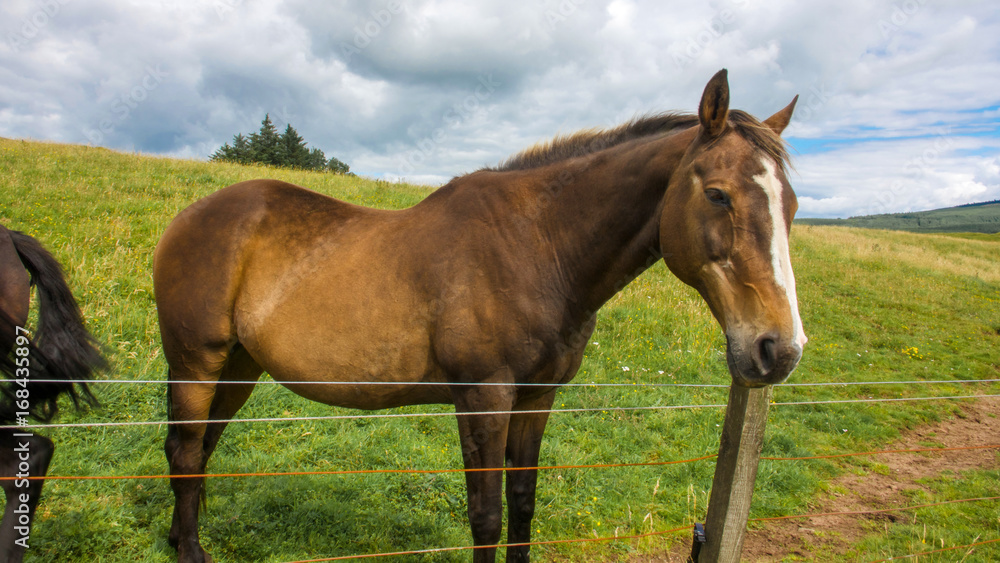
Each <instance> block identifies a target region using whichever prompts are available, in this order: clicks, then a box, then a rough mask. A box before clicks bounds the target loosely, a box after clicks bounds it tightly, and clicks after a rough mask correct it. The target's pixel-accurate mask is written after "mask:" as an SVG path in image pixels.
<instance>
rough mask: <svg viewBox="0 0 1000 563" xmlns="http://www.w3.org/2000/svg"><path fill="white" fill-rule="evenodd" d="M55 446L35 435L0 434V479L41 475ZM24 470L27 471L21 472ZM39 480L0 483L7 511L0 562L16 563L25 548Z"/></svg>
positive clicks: (39, 491) (39, 490) (0, 531)
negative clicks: (5, 499)
mask: <svg viewBox="0 0 1000 563" xmlns="http://www.w3.org/2000/svg"><path fill="white" fill-rule="evenodd" d="M54 451H55V447H54V446H53V445H52V440H49V439H48V438H46V437H45V436H39V435H37V434H35V435H33V436H27V437H22V436H14V433H13V431H12V430H2V431H0V477H18V475H19V474H20V475H30V476H32V477H41V476H44V475H45V474H46V473H47V472H48V470H49V462H51V461H52V454H53V452H54ZM25 469H27V471H25ZM44 484H45V481H44V480H42V479H31V480H27V479H16V480H4V481H0V486H2V487H3V490H4V494H5V495H6V497H7V508H6V510H5V511H4V515H3V524H0V561H8V562H10V563H20V561H21V559H22V558H23V557H24V551H25V549H27V547H28V545H29V544H28V537H29V532H30V529H31V523H32V521H33V520H34V519H35V509H36V508H37V507H38V501H39V499H40V498H41V496H42V485H44Z"/></svg>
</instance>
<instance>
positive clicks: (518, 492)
mask: <svg viewBox="0 0 1000 563" xmlns="http://www.w3.org/2000/svg"><path fill="white" fill-rule="evenodd" d="M555 396H556V392H555V391H552V392H550V393H547V394H545V395H543V396H541V397H538V398H536V399H533V400H530V401H525V402H521V403H518V405H517V406H516V407H515V408H516V410H515V412H514V414H512V415H511V418H510V427H509V430H508V432H507V460H508V462H507V467H508V469H513V470H512V471H507V514H508V518H507V543H508V544H510V545H512V546H513V547H508V548H507V563H521V562H526V561H528V551H529V546H527V545H517V544H526V543H529V542H530V541H531V519H532V518H533V517H534V515H535V484H536V483H537V481H538V470H536V469H518V468H523V467H538V452H539V450H540V449H541V446H542V434H543V433H544V432H545V423H546V422H547V421H548V419H549V412H548V411H549V409H551V408H552V401H553V400H554V399H555ZM517 411H543V412H525V413H519V412H517Z"/></svg>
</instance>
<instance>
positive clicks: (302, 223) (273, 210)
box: [153, 180, 363, 351]
mask: <svg viewBox="0 0 1000 563" xmlns="http://www.w3.org/2000/svg"><path fill="white" fill-rule="evenodd" d="M361 209H363V208H359V207H357V206H353V205H350V204H348V203H345V202H341V201H338V200H336V199H333V198H330V197H327V196H324V195H322V194H318V193H315V192H312V191H309V190H306V189H304V188H301V187H298V186H295V185H292V184H288V183H285V182H280V181H276V180H252V181H248V182H241V183H238V184H233V185H232V186H229V187H227V188H224V189H222V190H219V191H218V192H215V193H213V194H211V195H208V196H206V197H204V198H202V199H201V200H198V201H196V202H195V203H193V204H191V205H190V206H189V207H188V208H186V209H184V210H183V211H182V212H181V213H180V214H178V215H177V217H175V218H174V220H173V221H172V222H171V223H170V225H169V226H168V227H167V229H166V230H165V231H164V233H163V235H162V236H161V238H160V241H159V243H158V244H157V246H156V251H155V254H154V258H153V285H154V290H155V294H156V301H157V307H158V310H159V314H160V325H161V330H165V331H166V332H168V333H170V332H173V331H177V330H180V328H179V327H180V325H184V330H186V331H189V332H192V331H193V332H196V333H198V334H199V336H200V337H201V338H203V339H208V340H214V341H215V342H213V343H214V344H219V345H221V344H223V342H224V341H229V340H231V339H232V337H233V335H232V326H231V317H232V315H233V310H234V304H235V300H236V299H237V293H238V291H239V290H240V285H241V283H242V282H243V281H245V280H244V277H245V274H247V272H248V270H250V269H249V268H248V265H249V264H250V263H254V262H255V263H261V262H264V263H267V262H270V263H271V264H272V266H273V267H280V265H281V263H282V262H284V261H285V259H287V258H289V257H291V256H292V255H294V254H295V252H296V249H297V248H303V247H305V246H308V244H309V242H310V240H312V239H315V238H316V237H317V236H319V235H320V234H321V233H322V231H328V230H330V229H335V228H336V226H337V225H338V224H341V223H345V222H349V221H350V219H351V218H352V217H353V216H355V215H357V214H358V213H359V211H360V210H361ZM317 225H324V226H325V227H324V228H323V229H322V231H320V230H317V229H316V227H317ZM275 253H277V254H281V256H278V257H274V258H273V259H271V260H268V256H267V255H269V254H275ZM261 254H264V255H265V256H261ZM250 273H251V274H254V273H255V272H253V271H250ZM256 273H257V274H261V273H265V274H266V272H256ZM193 319H197V326H195V325H193V324H192V323H194V322H195V321H194V320H193ZM164 336H165V338H164V340H165V342H164V344H165V346H167V348H169V346H170V345H169V341H170V338H171V336H172V335H171V334H165V335H164ZM168 351H169V350H168Z"/></svg>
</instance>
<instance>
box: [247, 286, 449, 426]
mask: <svg viewBox="0 0 1000 563" xmlns="http://www.w3.org/2000/svg"><path fill="white" fill-rule="evenodd" d="M307 309H308V310H307ZM242 325H243V326H242V330H240V331H239V332H240V334H239V339H240V342H241V344H242V345H243V346H244V347H245V348H246V349H247V351H248V352H249V353H250V355H251V356H252V357H253V358H254V360H256V361H257V363H259V364H260V365H261V367H263V368H264V370H265V371H267V372H268V373H269V374H270V375H271V377H273V378H274V379H275V380H277V381H281V382H283V383H285V385H286V387H288V388H289V389H291V390H292V391H294V392H295V393H298V394H299V395H302V396H303V397H306V398H308V399H311V400H313V401H319V402H322V403H327V404H330V405H337V406H343V407H351V408H360V409H381V408H389V407H395V406H401V405H407V404H423V403H441V402H445V403H447V402H451V401H450V399H449V396H450V394H449V392H448V389H447V388H446V387H445V386H443V385H436V384H435V383H439V382H443V381H444V378H443V376H442V374H441V371H440V369H439V368H437V366H436V365H435V364H434V363H433V362H432V359H431V358H432V354H431V352H430V337H429V333H428V330H427V328H426V324H425V323H420V322H417V320H416V319H414V318H413V317H411V316H407V315H397V314H393V313H391V312H387V311H378V310H373V309H372V308H368V309H365V308H363V307H357V306H352V305H351V304H347V305H340V306H335V305H334V304H333V303H327V304H326V306H320V305H316V304H314V305H313V306H312V307H306V306H297V305H288V306H283V307H278V308H276V309H275V310H274V312H273V314H272V315H270V316H269V317H268V318H266V319H258V320H257V322H256V324H254V325H253V326H251V325H250V324H249V323H247V322H244V323H242ZM297 382H302V383H299V384H296V383H297Z"/></svg>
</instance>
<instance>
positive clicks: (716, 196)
mask: <svg viewBox="0 0 1000 563" xmlns="http://www.w3.org/2000/svg"><path fill="white" fill-rule="evenodd" d="M705 197H706V198H708V201H710V202H712V203H714V204H715V205H722V206H724V207H729V203H730V202H729V196H728V195H726V192H724V191H722V190H719V189H716V188H709V189H707V190H705Z"/></svg>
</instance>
